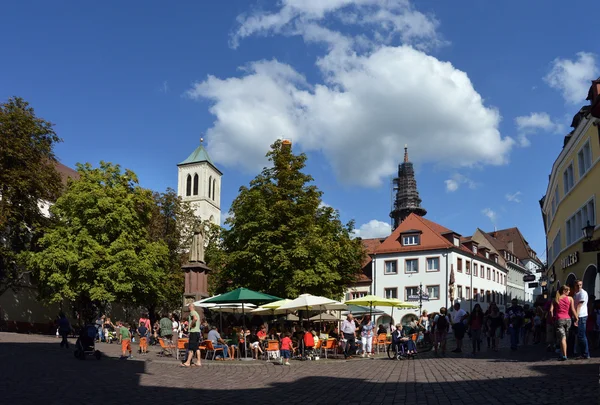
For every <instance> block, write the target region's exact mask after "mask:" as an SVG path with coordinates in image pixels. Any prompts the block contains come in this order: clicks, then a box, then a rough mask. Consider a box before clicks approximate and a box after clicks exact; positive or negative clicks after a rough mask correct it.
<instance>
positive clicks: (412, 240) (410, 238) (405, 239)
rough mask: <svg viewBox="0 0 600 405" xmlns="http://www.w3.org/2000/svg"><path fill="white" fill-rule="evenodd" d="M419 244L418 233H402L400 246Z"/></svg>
mask: <svg viewBox="0 0 600 405" xmlns="http://www.w3.org/2000/svg"><path fill="white" fill-rule="evenodd" d="M420 244H421V238H420V237H419V235H403V236H402V246H417V245H420Z"/></svg>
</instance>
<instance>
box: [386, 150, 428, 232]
mask: <svg viewBox="0 0 600 405" xmlns="http://www.w3.org/2000/svg"><path fill="white" fill-rule="evenodd" d="M394 191H395V192H396V198H395V199H394V203H393V207H392V212H390V217H391V218H392V219H393V220H394V224H393V227H392V230H394V229H396V228H397V227H398V225H400V223H401V222H402V221H404V219H405V218H406V217H407V216H409V215H410V214H411V213H412V212H414V213H415V214H417V215H418V216H420V217H424V216H425V215H426V214H427V210H426V209H425V208H422V207H421V199H420V198H419V191H418V190H417V181H416V180H415V171H414V169H413V164H412V163H411V162H409V161H408V147H407V145H404V162H402V163H401V164H399V165H398V177H396V178H395V179H394Z"/></svg>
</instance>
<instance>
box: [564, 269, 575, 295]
mask: <svg viewBox="0 0 600 405" xmlns="http://www.w3.org/2000/svg"><path fill="white" fill-rule="evenodd" d="M575 280H577V277H575V274H573V273H571V274H569V275H568V276H567V279H566V280H565V285H568V286H569V288H571V291H573V290H574V289H575Z"/></svg>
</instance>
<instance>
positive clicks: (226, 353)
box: [213, 343, 229, 358]
mask: <svg viewBox="0 0 600 405" xmlns="http://www.w3.org/2000/svg"><path fill="white" fill-rule="evenodd" d="M213 346H214V347H215V349H223V358H228V357H229V352H228V351H227V345H222V344H220V343H215V344H214V345H213Z"/></svg>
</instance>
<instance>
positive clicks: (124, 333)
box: [119, 322, 133, 360]
mask: <svg viewBox="0 0 600 405" xmlns="http://www.w3.org/2000/svg"><path fill="white" fill-rule="evenodd" d="M119 340H120V341H121V351H122V355H121V360H124V359H128V358H129V359H132V358H133V355H132V352H131V334H130V333H129V327H128V325H127V324H124V323H123V322H119ZM127 352H129V357H128V356H127Z"/></svg>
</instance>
